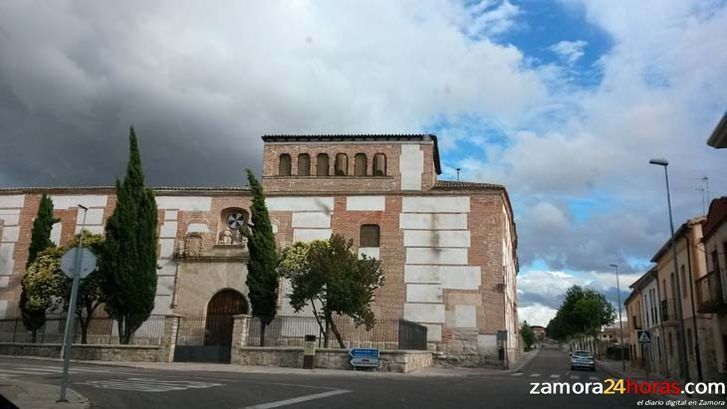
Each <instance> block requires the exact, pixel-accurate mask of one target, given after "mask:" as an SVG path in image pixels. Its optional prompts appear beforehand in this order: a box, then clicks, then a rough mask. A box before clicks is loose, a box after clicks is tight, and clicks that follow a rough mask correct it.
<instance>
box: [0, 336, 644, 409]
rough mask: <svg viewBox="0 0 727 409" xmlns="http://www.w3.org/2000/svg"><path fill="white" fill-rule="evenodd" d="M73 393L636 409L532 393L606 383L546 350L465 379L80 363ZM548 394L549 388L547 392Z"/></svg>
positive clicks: (188, 400) (5, 369)
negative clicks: (511, 367)
mask: <svg viewBox="0 0 727 409" xmlns="http://www.w3.org/2000/svg"><path fill="white" fill-rule="evenodd" d="M60 368H61V363H60V362H58V361H50V360H49V361H46V360H37V359H18V358H2V357H0V377H3V376H9V377H16V378H18V379H24V380H29V381H33V382H40V383H47V384H55V385H59V384H60V380H61V376H60ZM71 368H72V370H73V373H72V374H71V387H72V388H74V389H75V390H77V391H78V392H80V393H81V394H83V395H85V396H86V397H88V398H89V400H90V401H91V404H92V407H93V408H99V409H121V408H133V409H142V408H155V409H166V408H169V409H187V408H189V409H192V408H200V409H217V408H229V409H243V408H250V407H256V406H255V405H259V406H257V408H258V409H266V408H276V407H283V408H291V409H292V408H349V409H358V408H361V409H363V408H416V409H427V408H485V407H486V408H503V409H516V408H531V407H538V408H543V409H545V408H557V409H565V408H571V407H579V408H634V407H636V402H637V401H638V400H641V399H644V397H637V396H629V395H609V396H604V395H593V394H580V395H573V394H571V395H543V394H540V395H531V394H530V391H531V389H532V388H533V384H534V383H543V382H567V383H569V384H573V383H574V382H601V383H602V380H603V379H606V378H609V375H608V374H606V373H604V372H601V371H596V372H585V371H571V370H570V365H569V361H568V355H567V354H565V353H563V352H561V351H558V350H554V349H545V350H543V351H541V352H540V354H539V355H538V356H537V357H536V358H535V359H534V360H532V361H531V362H530V363H529V364H528V365H527V366H526V367H525V368H523V369H522V370H521V371H520V372H515V373H508V372H498V373H493V374H478V375H469V376H460V377H452V376H449V377H439V376H426V377H425V376H416V377H414V376H406V375H382V374H377V375H375V376H371V375H363V376H350V375H345V376H341V375H321V374H313V375H280V374H248V373H230V372H199V371H194V372H191V371H190V372H186V373H185V372H181V371H169V370H166V371H163V370H148V369H138V368H128V367H119V366H106V365H90V364H72V366H71ZM541 388H542V386H541Z"/></svg>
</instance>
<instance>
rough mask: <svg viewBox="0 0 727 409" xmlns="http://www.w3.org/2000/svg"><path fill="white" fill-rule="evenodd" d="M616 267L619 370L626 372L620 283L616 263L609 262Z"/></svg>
mask: <svg viewBox="0 0 727 409" xmlns="http://www.w3.org/2000/svg"><path fill="white" fill-rule="evenodd" d="M609 266H611V267H613V268H615V269H616V299H617V300H618V327H619V329H620V331H621V370H622V371H623V372H624V373H626V357H625V356H624V347H625V346H626V344H624V324H623V320H622V319H621V285H619V282H618V264H609Z"/></svg>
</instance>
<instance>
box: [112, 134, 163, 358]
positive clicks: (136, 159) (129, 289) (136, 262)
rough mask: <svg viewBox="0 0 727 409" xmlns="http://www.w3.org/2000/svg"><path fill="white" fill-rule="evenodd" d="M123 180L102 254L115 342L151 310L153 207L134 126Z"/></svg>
mask: <svg viewBox="0 0 727 409" xmlns="http://www.w3.org/2000/svg"><path fill="white" fill-rule="evenodd" d="M129 145H130V148H129V164H128V167H127V169H126V177H125V178H124V182H123V183H121V182H119V181H118V180H117V181H116V198H117V200H116V208H115V209H114V213H113V214H112V215H111V217H109V218H108V220H107V221H106V243H105V245H104V246H103V253H102V256H101V262H102V266H101V270H102V271H103V273H104V277H103V291H104V293H105V294H106V295H107V298H106V304H105V309H106V312H107V313H108V314H109V315H110V316H111V317H113V318H114V319H115V320H116V321H117V322H118V327H119V341H120V342H121V343H122V344H128V343H129V342H130V341H131V338H132V337H133V335H134V332H135V331H136V330H137V329H138V328H139V327H140V326H141V324H143V323H144V321H146V320H147V319H148V318H149V315H151V312H152V310H153V309H154V296H155V295H156V288H157V274H156V266H157V237H156V229H157V206H156V202H155V201H154V192H153V191H152V190H151V189H149V188H147V187H146V186H145V184H144V172H143V170H142V167H141V157H140V155H139V146H138V144H137V140H136V135H135V133H134V128H133V127H132V128H131V131H130V135H129Z"/></svg>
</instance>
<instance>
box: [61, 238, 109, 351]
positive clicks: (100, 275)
mask: <svg viewBox="0 0 727 409" xmlns="http://www.w3.org/2000/svg"><path fill="white" fill-rule="evenodd" d="M80 237H81V235H80V234H77V235H76V236H75V237H74V238H73V240H72V241H70V242H69V243H68V244H66V245H65V246H64V248H65V250H64V253H65V252H66V251H68V250H70V249H72V248H73V247H78V245H79V241H80ZM104 243H105V240H104V236H103V235H101V234H92V233H90V232H88V231H85V232H84V236H83V247H87V248H89V249H91V251H93V253H94V254H96V256H97V258H99V257H101V256H102V254H103V247H104ZM96 265H97V266H101V265H102V263H101V260H100V259H97V260H96ZM59 274H63V272H62V271H59ZM63 277H64V278H65V281H64V286H63V288H62V290H63V293H62V294H61V296H62V297H63V300H64V302H65V303H64V308H65V309H66V310H67V309H68V307H69V306H70V299H71V287H72V284H73V280H72V279H71V278H69V277H67V276H66V275H65V274H63ZM104 277H105V274H104V272H103V271H101V270H100V269H98V268H97V269H96V271H94V272H92V273H91V274H89V275H88V276H87V277H86V278H84V279H81V283H80V285H79V287H78V301H77V303H76V316H78V322H79V323H80V324H81V343H82V344H85V343H87V340H88V327H89V326H90V325H91V320H93V314H94V313H95V312H96V310H97V309H98V307H99V306H101V304H103V303H104V302H106V295H105V293H104V291H103V288H104V286H103V280H104Z"/></svg>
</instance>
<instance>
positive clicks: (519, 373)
mask: <svg viewBox="0 0 727 409" xmlns="http://www.w3.org/2000/svg"><path fill="white" fill-rule="evenodd" d="M523 375H524V374H523V373H522V372H515V373H514V374H512V375H510V376H523Z"/></svg>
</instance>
